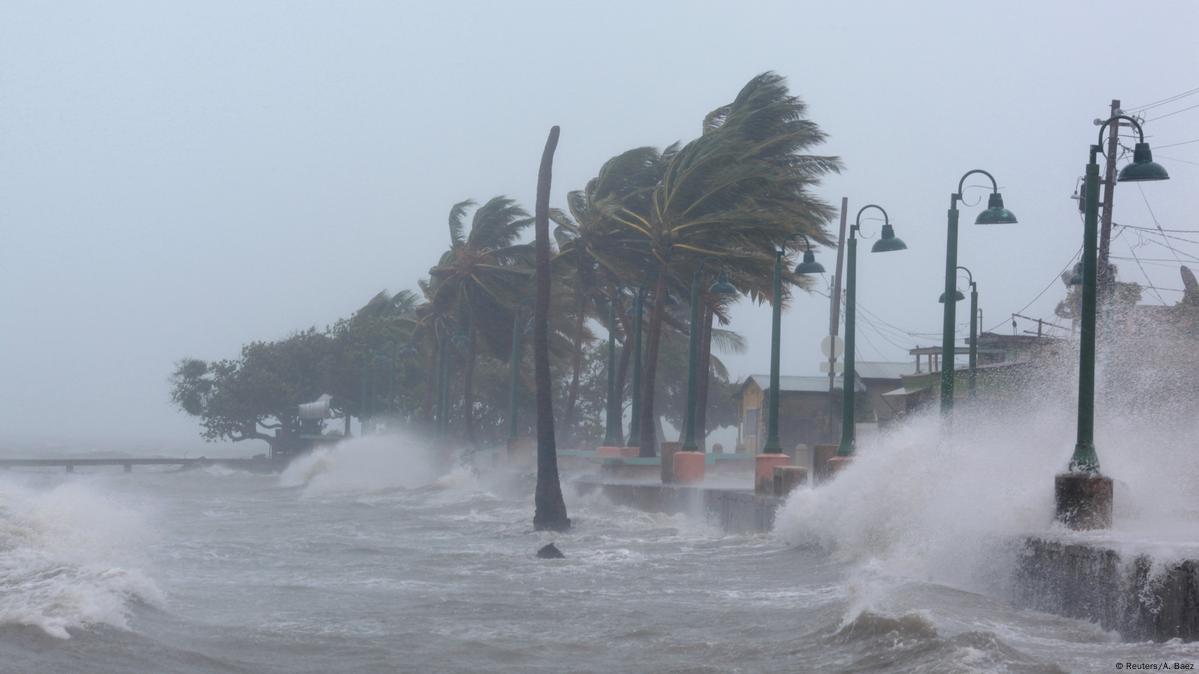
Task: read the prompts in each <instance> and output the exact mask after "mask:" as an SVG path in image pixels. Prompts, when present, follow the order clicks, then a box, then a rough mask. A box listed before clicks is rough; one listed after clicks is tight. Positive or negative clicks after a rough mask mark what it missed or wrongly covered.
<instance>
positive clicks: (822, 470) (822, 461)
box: [812, 445, 837, 483]
mask: <svg viewBox="0 0 1199 674" xmlns="http://www.w3.org/2000/svg"><path fill="white" fill-rule="evenodd" d="M836 455H837V445H813V446H812V474H813V478H814V479H815V480H816V482H817V483H820V482H824V481H825V480H827V479H829V478H830V477H831V476H832V473H831V472H830V470H831V468H830V467H829V465H828V460H829V459H831V458H833V457H834V456H836Z"/></svg>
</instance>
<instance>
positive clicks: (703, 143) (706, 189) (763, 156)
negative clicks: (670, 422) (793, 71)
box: [613, 73, 840, 456]
mask: <svg viewBox="0 0 1199 674" xmlns="http://www.w3.org/2000/svg"><path fill="white" fill-rule="evenodd" d="M805 110H806V107H805V105H804V104H803V102H802V101H800V100H799V99H798V98H796V97H794V96H791V95H790V94H789V93H788V92H787V88H786V85H785V83H784V81H783V78H782V77H780V76H778V75H776V74H774V73H764V74H762V75H759V76H757V77H755V78H753V79H752V80H750V82H749V83H748V84H746V85H745V87H744V88H743V89H742V90H741V92H740V93H739V94H738V96H737V98H736V99H735V100H734V101H733V102H732V103H730V104H729V105H727V106H724V107H722V108H719V109H717V110H715V111H713V112H712V113H711V114H709V115H708V117H707V118H706V119H705V124H704V131H705V132H704V134H703V135H701V136H700V137H699V138H696V139H695V140H693V141H691V142H689V143H687V144H686V145H685V146H683V148H682V149H680V150H678V151H677V152H671V153H667V154H666V155H664V157H663V161H664V168H663V175H662V179H661V181H660V182H659V183H658V184H657V185H656V186H655V188H654V189H653V191H652V193H651V194H650V197H649V200H648V201H649V203H648V207H643V208H636V207H632V206H631V205H630V204H628V203H626V204H622V205H621V206H620V207H619V208H617V209H615V210H614V211H613V218H614V220H615V221H616V222H618V223H619V224H620V225H621V226H622V227H624V228H625V229H626V230H627V232H628V233H630V234H633V235H636V236H638V237H639V239H640V241H639V242H638V246H639V247H640V248H641V249H642V251H643V252H642V257H650V258H652V260H653V264H654V265H655V267H656V287H655V293H654V294H655V301H654V304H653V308H652V310H651V314H650V321H649V326H648V329H647V331H646V335H645V369H644V373H643V376H642V387H643V388H642V404H643V407H642V409H641V411H640V415H641V419H640V431H641V438H640V446H641V454H642V455H643V456H647V455H652V453H653V448H654V444H655V431H654V425H653V421H654V411H653V406H654V401H653V397H652V394H653V391H654V387H655V380H656V375H657V355H658V349H659V343H660V341H661V337H662V322H663V317H664V313H665V295H666V290H667V287H668V284H669V282H670V278H671V276H672V275H676V274H677V275H679V276H681V277H683V278H686V277H688V276H689V275H690V274H689V273H688V272H691V271H693V270H694V269H695V267H696V266H697V265H698V264H701V263H702V261H703V260H704V259H705V258H708V257H715V258H718V259H719V262H720V264H721V266H723V267H724V268H725V269H727V270H728V271H729V272H730V277H731V280H732V282H733V283H734V284H735V285H736V284H738V282H739V280H741V281H742V282H743V280H744V279H745V278H746V277H753V278H761V277H762V276H763V270H764V268H765V266H766V265H769V264H772V263H773V256H774V251H775V249H776V248H778V247H780V246H784V245H786V244H787V243H788V242H790V241H791V240H792V239H793V238H795V237H796V236H797V235H799V234H804V235H806V236H808V238H809V239H811V240H814V241H817V242H821V243H827V242H828V240H829V239H828V234H827V232H826V231H825V229H824V226H825V224H826V223H827V222H828V220H829V219H831V217H832V215H833V210H832V208H831V207H829V205H828V204H826V203H824V202H823V201H821V200H820V199H819V198H817V197H815V196H814V195H813V194H812V193H811V190H812V188H813V187H814V186H815V185H817V184H818V183H819V180H820V178H821V177H822V176H824V175H825V174H827V173H829V172H834V171H838V170H839V169H840V162H839V160H838V159H837V158H835V157H825V156H813V155H806V154H801V152H802V151H803V150H806V149H808V148H810V147H812V146H814V145H817V144H819V143H821V142H823V141H824V138H825V136H824V133H823V132H821V131H820V129H819V127H818V126H817V125H816V124H815V123H814V122H812V121H810V120H807V119H806V118H805V116H804V113H805ZM739 288H740V289H742V290H744V288H741V287H740V286H739Z"/></svg>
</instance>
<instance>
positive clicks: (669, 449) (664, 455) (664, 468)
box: [658, 442, 683, 484]
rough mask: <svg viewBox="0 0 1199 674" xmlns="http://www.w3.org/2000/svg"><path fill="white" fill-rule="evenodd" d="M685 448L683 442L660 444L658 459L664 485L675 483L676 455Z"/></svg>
mask: <svg viewBox="0 0 1199 674" xmlns="http://www.w3.org/2000/svg"><path fill="white" fill-rule="evenodd" d="M682 446H683V444H682V443H681V442H662V443H659V444H658V458H659V459H661V460H662V461H661V463H660V464H659V466H660V468H661V477H662V484H670V483H671V482H674V453H675V452H677V451H679V449H680V448H681V447H682Z"/></svg>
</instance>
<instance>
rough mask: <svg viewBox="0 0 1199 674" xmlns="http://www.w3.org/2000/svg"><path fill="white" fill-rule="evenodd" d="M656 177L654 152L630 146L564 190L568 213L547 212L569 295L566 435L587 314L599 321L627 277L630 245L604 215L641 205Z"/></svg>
mask: <svg viewBox="0 0 1199 674" xmlns="http://www.w3.org/2000/svg"><path fill="white" fill-rule="evenodd" d="M661 176H662V171H661V159H660V156H659V154H658V153H657V151H656V150H654V149H653V148H636V149H633V150H629V151H627V152H623V153H621V154H619V155H616V156H615V157H612V158H611V159H609V160H608V161H606V162H604V165H603V166H602V167H600V171H599V174H598V175H597V176H596V177H594V178H592V179H591V180H589V181H587V184H586V186H584V188H583V189H581V190H574V191H571V192H569V193H567V195H566V204H567V209H568V210H569V214H568V213H566V212H563V211H561V210H559V209H551V210H550V212H549V217H550V219H551V220H552V221H553V222H554V223H555V225H556V227H555V228H554V238H555V239H556V241H557V243H558V249H559V252H558V255H556V256H555V258H554V263H555V265H556V266H557V267H558V268H559V270H560V274H561V277H562V280H563V285H564V286H565V287H566V288H567V289H568V292H569V293H570V294H571V295H572V297H573V299H574V303H573V304H574V306H573V319H574V335H573V338H574V344H573V350H572V353H571V375H570V384H569V386H568V388H567V397H566V407H565V417H564V421H565V426H566V430H567V432H568V433H570V432H572V429H573V428H574V422H575V408H576V402H577V401H578V396H579V375H580V371H581V368H582V363H583V354H584V353H585V352H586V351H587V349H588V348H590V346H591V342H592V339H591V335H590V333H589V332H588V331H587V329H586V326H585V321H586V320H587V318H588V317H593V318H597V319H599V320H601V321H603V320H604V317H605V316H606V315H607V311H606V310H603V309H601V308H602V307H604V306H606V305H607V304H608V302H609V301H611V299H612V298H619V297H620V293H619V292H617V290H618V286H619V285H621V283H622V280H623V279H622V276H623V277H628V276H629V266H628V263H629V260H627V259H624V257H625V256H626V255H627V252H628V248H629V247H628V246H627V245H626V242H625V241H622V238H621V236H622V234H624V232H623V230H622V228H620V227H619V226H618V225H617V223H615V222H614V221H613V220H612V219H611V218H610V217H609V215H608V213H609V212H610V211H611V210H612V208H613V207H614V206H620V205H623V204H626V203H627V204H629V205H630V206H634V205H636V204H638V203H643V202H644V201H645V199H646V198H647V197H648V195H649V194H650V192H651V191H652V190H653V188H654V186H655V185H656V184H657V183H658V181H659V180H660V179H661ZM609 327H611V326H609Z"/></svg>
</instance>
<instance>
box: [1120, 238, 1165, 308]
mask: <svg viewBox="0 0 1199 674" xmlns="http://www.w3.org/2000/svg"><path fill="white" fill-rule="evenodd" d="M1124 245H1126V246H1128V252H1129V253H1132V259H1133V260H1134V261H1135V262H1136V263H1137V268H1138V269H1140V270H1141V275H1142V276H1144V277H1145V283H1146V284H1147V285H1148V286H1149V287H1150V288H1153V279H1151V278H1149V272H1147V271H1145V265H1143V264H1141V259H1140V258H1138V257H1137V251H1136V250H1135V249H1134V248H1133V247H1132V244H1131V243H1129V242H1128V240H1127V239H1125V240H1124ZM1153 294H1154V295H1157V299H1158V301H1159V302H1161V303H1162V304H1165V303H1166V300H1164V299H1162V295H1161V293H1159V292H1158V291H1157V289H1156V288H1154V289H1153Z"/></svg>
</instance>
